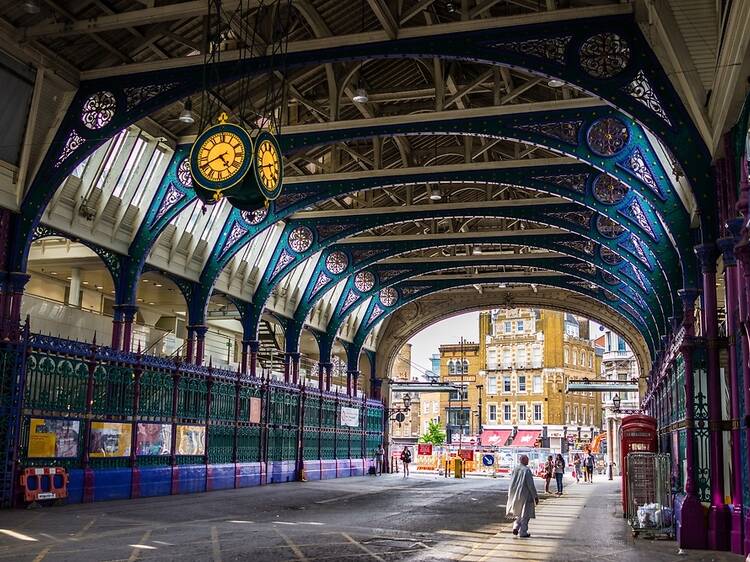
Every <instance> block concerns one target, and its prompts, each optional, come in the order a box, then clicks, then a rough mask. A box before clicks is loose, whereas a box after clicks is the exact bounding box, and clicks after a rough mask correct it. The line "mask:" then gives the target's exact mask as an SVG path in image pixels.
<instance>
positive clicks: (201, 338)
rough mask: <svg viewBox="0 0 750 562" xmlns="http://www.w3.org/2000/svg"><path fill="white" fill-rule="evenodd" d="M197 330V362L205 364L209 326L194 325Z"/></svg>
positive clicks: (195, 330)
mask: <svg viewBox="0 0 750 562" xmlns="http://www.w3.org/2000/svg"><path fill="white" fill-rule="evenodd" d="M193 330H194V332H195V364H196V365H203V357H204V356H205V353H206V332H208V326H193Z"/></svg>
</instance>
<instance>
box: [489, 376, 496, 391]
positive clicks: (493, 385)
mask: <svg viewBox="0 0 750 562" xmlns="http://www.w3.org/2000/svg"><path fill="white" fill-rule="evenodd" d="M487 394H497V377H494V376H493V377H487Z"/></svg>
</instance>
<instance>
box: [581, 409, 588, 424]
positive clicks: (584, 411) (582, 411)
mask: <svg viewBox="0 0 750 562" xmlns="http://www.w3.org/2000/svg"><path fill="white" fill-rule="evenodd" d="M586 413H587V412H586V408H585V407H584V408H581V425H586Z"/></svg>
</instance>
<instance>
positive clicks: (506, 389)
mask: <svg viewBox="0 0 750 562" xmlns="http://www.w3.org/2000/svg"><path fill="white" fill-rule="evenodd" d="M503 392H510V375H505V376H504V377H503Z"/></svg>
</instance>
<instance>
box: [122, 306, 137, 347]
mask: <svg viewBox="0 0 750 562" xmlns="http://www.w3.org/2000/svg"><path fill="white" fill-rule="evenodd" d="M120 311H121V312H122V345H121V347H120V349H121V350H122V351H126V352H129V351H130V347H131V345H132V339H133V322H134V321H135V315H136V313H137V312H138V307H137V306H135V305H134V304H123V305H120Z"/></svg>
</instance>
